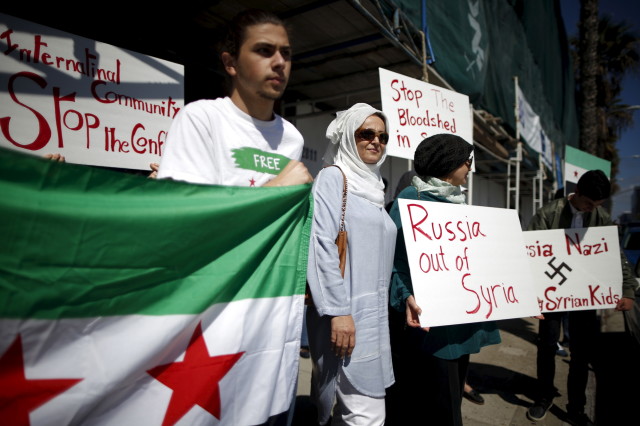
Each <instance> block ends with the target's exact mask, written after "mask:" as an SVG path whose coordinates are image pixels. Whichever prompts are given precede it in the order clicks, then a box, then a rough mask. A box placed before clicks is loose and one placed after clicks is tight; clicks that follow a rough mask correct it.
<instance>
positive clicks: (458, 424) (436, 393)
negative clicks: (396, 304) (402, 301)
mask: <svg viewBox="0 0 640 426" xmlns="http://www.w3.org/2000/svg"><path fill="white" fill-rule="evenodd" d="M391 311H392V310H391ZM389 322H390V324H389V328H390V332H391V351H392V359H393V372H394V375H395V379H396V382H395V384H394V385H393V386H391V387H390V388H388V389H387V394H386V397H385V405H386V421H385V424H386V425H387V426H397V425H402V426H405V425H409V424H410V425H420V424H425V425H438V426H462V393H463V391H464V382H465V380H466V375H467V370H468V368H469V355H463V356H462V357H460V358H457V359H453V360H446V359H442V358H437V357H434V356H433V355H430V354H428V353H426V352H424V351H422V349H421V346H422V342H423V340H424V337H425V335H424V333H426V332H425V331H423V330H421V329H414V328H411V327H405V326H404V316H403V315H400V316H397V314H396V313H394V312H390V319H389Z"/></svg>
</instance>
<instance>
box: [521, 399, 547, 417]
mask: <svg viewBox="0 0 640 426" xmlns="http://www.w3.org/2000/svg"><path fill="white" fill-rule="evenodd" d="M552 405H553V401H549V400H546V399H541V400H539V401H536V402H534V403H533V405H532V406H531V407H529V409H528V410H527V418H528V419H529V420H532V421H534V422H538V421H540V420H542V419H544V417H545V416H546V415H547V411H549V408H551V406H552Z"/></svg>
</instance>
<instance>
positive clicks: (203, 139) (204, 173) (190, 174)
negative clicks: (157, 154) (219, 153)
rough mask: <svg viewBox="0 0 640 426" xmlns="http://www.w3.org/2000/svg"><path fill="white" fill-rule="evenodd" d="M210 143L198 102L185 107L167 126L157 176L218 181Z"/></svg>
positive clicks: (203, 181)
mask: <svg viewBox="0 0 640 426" xmlns="http://www.w3.org/2000/svg"><path fill="white" fill-rule="evenodd" d="M214 143H215V141H214V140H213V133H212V129H211V122H210V120H209V118H208V117H207V113H206V111H205V109H204V108H203V107H202V106H201V105H198V103H195V104H189V105H187V106H185V108H183V109H182V110H181V111H180V112H179V113H178V115H177V116H176V118H175V119H174V120H173V122H172V123H171V127H170V128H169V132H168V134H167V139H166V142H165V147H164V153H163V154H162V158H161V160H160V169H159V170H158V179H163V178H171V179H174V180H181V181H186V182H191V183H200V184H217V183H219V176H218V174H219V171H218V170H217V167H216V158H215V152H214Z"/></svg>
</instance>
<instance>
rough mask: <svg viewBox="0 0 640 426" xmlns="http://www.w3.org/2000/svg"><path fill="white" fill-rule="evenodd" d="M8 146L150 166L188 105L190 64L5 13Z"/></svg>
mask: <svg viewBox="0 0 640 426" xmlns="http://www.w3.org/2000/svg"><path fill="white" fill-rule="evenodd" d="M0 55H2V58H1V60H0V146H3V147H6V148H10V149H14V150H18V151H22V152H26V153H31V154H35V155H44V154H48V153H61V154H63V155H64V156H65V157H66V160H67V161H68V162H71V163H79V164H88V165H97V166H106V167H118V168H129V169H146V170H148V169H149V163H150V162H158V160H159V158H160V156H161V155H162V151H163V145H164V141H165V139H166V134H167V131H168V129H169V126H170V124H171V121H172V120H173V118H174V117H175V115H176V114H177V112H178V111H179V110H180V109H181V108H182V107H183V105H184V67H183V66H182V65H178V64H175V63H172V62H168V61H165V60H161V59H158V58H154V57H150V56H146V55H142V54H139V53H136V52H132V51H128V50H125V49H121V48H118V47H115V46H111V45H108V44H104V43H100V42H97V41H94V40H89V39H85V38H82V37H78V36H75V35H72V34H68V33H64V32H62V31H58V30H55V29H52V28H48V27H44V26H41V25H37V24H34V23H31V22H28V21H24V20H21V19H18V18H14V17H11V16H8V15H4V14H0Z"/></svg>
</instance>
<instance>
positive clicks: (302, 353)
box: [300, 346, 311, 359]
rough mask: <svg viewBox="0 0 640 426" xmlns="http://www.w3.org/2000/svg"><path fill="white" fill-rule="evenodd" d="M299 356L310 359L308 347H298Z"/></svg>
mask: <svg viewBox="0 0 640 426" xmlns="http://www.w3.org/2000/svg"><path fill="white" fill-rule="evenodd" d="M300 356H301V357H302V358H305V359H307V358H310V357H311V353H310V352H309V346H300Z"/></svg>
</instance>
